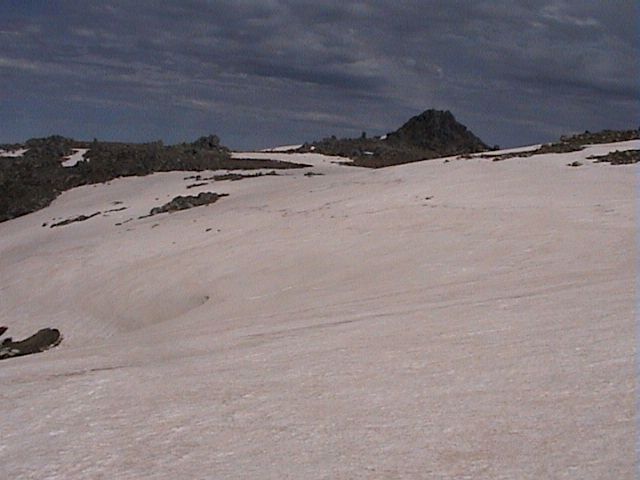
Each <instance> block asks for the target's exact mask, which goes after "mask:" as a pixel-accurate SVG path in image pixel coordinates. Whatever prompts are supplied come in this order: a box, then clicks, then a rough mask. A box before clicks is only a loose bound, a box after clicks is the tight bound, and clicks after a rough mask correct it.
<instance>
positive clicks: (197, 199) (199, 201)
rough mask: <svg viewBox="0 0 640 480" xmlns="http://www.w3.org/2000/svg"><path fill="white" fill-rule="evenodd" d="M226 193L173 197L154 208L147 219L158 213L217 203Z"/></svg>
mask: <svg viewBox="0 0 640 480" xmlns="http://www.w3.org/2000/svg"><path fill="white" fill-rule="evenodd" d="M226 196H228V194H226V193H214V192H202V193H200V194H199V195H187V196H178V197H175V198H174V199H173V200H171V201H170V202H167V203H165V204H164V205H162V206H160V207H154V208H152V209H151V211H150V212H149V215H148V216H149V217H151V216H153V215H158V214H160V213H167V212H177V211H179V210H188V209H189V208H193V207H199V206H201V205H209V204H210V203H214V202H216V201H218V199H219V198H222V197H226Z"/></svg>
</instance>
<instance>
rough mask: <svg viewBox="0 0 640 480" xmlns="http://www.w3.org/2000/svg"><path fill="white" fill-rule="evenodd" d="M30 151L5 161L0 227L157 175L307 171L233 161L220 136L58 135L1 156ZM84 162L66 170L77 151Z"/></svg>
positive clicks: (0, 161)
mask: <svg viewBox="0 0 640 480" xmlns="http://www.w3.org/2000/svg"><path fill="white" fill-rule="evenodd" d="M18 149H27V150H26V152H25V153H24V154H23V155H21V156H11V157H1V156H0V222H2V221H6V220H10V219H12V218H15V217H18V216H21V215H25V214H27V213H30V212H33V211H36V210H39V209H41V208H44V207H46V206H47V205H49V204H50V203H51V202H52V201H53V200H54V199H55V198H56V197H57V196H58V195H59V194H60V193H62V192H63V191H65V190H69V189H71V188H74V187H78V186H81V185H89V184H94V183H102V182H107V181H110V180H113V179H115V178H118V177H126V176H134V175H135V176H142V175H149V174H151V173H155V172H168V171H182V170H184V171H203V170H221V169H222V170H227V169H228V170H234V169H242V170H255V169H263V168H273V169H283V168H301V167H304V165H300V164H294V163H290V162H281V161H273V160H255V159H234V158H231V155H230V151H229V149H228V148H226V147H224V146H222V145H221V144H220V140H219V139H218V137H217V136H215V135H210V136H207V137H201V138H199V139H198V140H196V141H195V142H193V143H181V144H177V145H169V146H165V145H163V143H162V142H161V141H158V142H152V143H141V144H135V143H117V142H99V141H97V140H94V141H90V142H87V141H78V140H74V139H71V138H65V137H61V136H59V135H53V136H50V137H46V138H36V139H31V140H28V141H26V142H25V143H24V144H11V145H0V150H4V151H15V150H18ZM80 149H83V150H86V153H85V154H84V157H83V159H82V160H81V161H79V162H77V163H76V164H75V165H73V166H70V167H65V166H63V164H62V162H63V160H64V159H65V158H67V157H69V156H70V155H72V154H73V153H74V152H75V151H76V150H80Z"/></svg>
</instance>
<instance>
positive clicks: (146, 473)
mask: <svg viewBox="0 0 640 480" xmlns="http://www.w3.org/2000/svg"><path fill="white" fill-rule="evenodd" d="M628 148H640V142H637V141H636V142H625V143H624V144H612V145H602V146H594V147H590V148H587V149H585V150H584V151H581V152H574V153H570V154H562V155H558V154H551V155H540V156H534V157H530V158H513V159H509V160H505V161H502V162H492V161H491V160H487V159H480V158H472V159H457V158H451V159H450V161H448V162H446V163H445V162H444V161H443V160H432V161H428V162H420V163H413V164H407V165H402V166H397V167H392V168H386V169H380V170H365V169H360V168H355V167H348V166H341V165H338V164H337V163H335V162H337V161H339V160H340V159H336V158H329V157H322V156H320V155H315V154H296V155H292V154H278V153H250V154H239V156H243V157H247V156H252V157H256V158H283V159H285V160H288V161H298V162H301V163H307V164H310V165H313V166H312V167H310V168H307V169H303V170H286V171H282V172H278V173H279V174H280V175H279V176H266V177H259V178H250V179H244V180H241V181H237V182H228V181H227V182H211V183H210V184H209V185H205V186H200V187H196V188H191V189H187V188H186V187H187V185H189V184H191V183H193V180H185V177H187V176H189V175H192V174H191V173H187V172H171V173H160V174H156V175H153V176H150V177H142V178H140V177H133V178H123V179H117V180H114V181H111V182H109V183H107V184H103V185H94V186H86V187H81V188H77V189H74V190H71V191H69V192H66V193H64V194H63V195H61V196H60V197H59V198H58V199H57V200H55V201H54V202H53V204H52V205H51V206H50V207H48V208H46V209H43V210H41V211H39V212H35V213H33V214H30V215H27V216H24V217H20V218H17V219H14V220H11V221H9V222H5V223H2V224H0V324H6V325H8V326H9V327H10V330H9V334H12V335H14V336H15V337H22V336H26V335H29V334H31V333H33V332H34V331H35V330H37V329H38V328H41V327H45V326H53V327H58V328H60V330H61V331H62V332H63V333H64V334H65V341H64V342H63V343H62V345H61V346H60V347H58V348H57V349H55V350H51V351H49V352H46V353H43V354H40V355H34V356H30V357H23V358H18V359H12V360H7V361H3V362H1V363H0V384H1V385H2V386H3V388H2V390H1V393H0V398H1V400H2V405H3V421H2V435H1V436H0V464H1V465H2V471H3V474H4V475H5V476H6V478H20V479H45V478H46V479H81V478H82V479H84V478H118V479H165V478H167V479H169V478H171V479H173V478H194V479H196V478H202V479H205V478H216V479H226V478H229V479H238V478H262V479H285V478H291V479H303V478H304V479H324V478H327V479H329V478H330V479H356V478H366V479H388V478H412V479H431V478H433V479H461V478H473V479H497V478H500V479H540V478H571V479H581V480H582V479H602V478H616V479H631V478H634V476H635V475H634V474H635V471H634V468H635V467H634V465H635V450H634V442H635V425H634V415H635V394H634V392H635V374H634V354H635V348H636V347H635V326H634V323H635V320H634V285H635V277H636V274H637V272H636V253H635V252H636V250H635V243H634V239H635V229H636V218H635V212H634V199H635V173H636V170H637V167H636V166H610V165H608V164H595V163H593V162H592V161H590V160H586V157H587V156H589V155H593V154H602V153H605V152H607V151H610V150H614V149H628ZM574 160H579V161H581V162H582V163H584V165H583V166H582V167H578V168H573V167H568V166H567V164H568V163H571V162H573V161H574ZM310 171H312V172H314V173H318V174H322V175H314V176H305V175H304V174H305V173H308V172H310ZM206 173H207V172H199V174H201V175H203V176H204V175H206ZM200 191H214V192H217V193H228V194H229V196H228V197H224V198H222V199H220V200H219V201H218V202H217V203H215V204H213V205H209V206H206V207H199V208H194V209H191V210H187V211H183V212H179V213H172V214H162V215H158V216H153V217H150V218H144V219H139V218H138V217H139V216H141V215H144V214H146V213H148V211H149V210H150V209H151V208H152V207H154V206H158V205H161V204H163V203H165V202H166V201H168V200H169V199H171V198H173V196H175V195H185V194H192V195H193V194H197V193H199V192H200ZM122 208H125V209H124V210H120V209H122ZM109 210H112V211H109ZM97 211H100V212H103V213H102V214H101V215H98V216H95V217H93V218H91V219H89V220H87V221H85V222H77V223H72V224H70V225H67V226H63V227H56V228H50V226H49V225H51V224H52V223H55V222H57V221H59V220H61V219H65V218H69V217H72V216H76V215H79V214H86V215H89V214H92V213H95V212H97ZM45 223H46V224H47V226H42V225H43V224H45ZM116 224H118V225H116ZM9 386H10V387H9Z"/></svg>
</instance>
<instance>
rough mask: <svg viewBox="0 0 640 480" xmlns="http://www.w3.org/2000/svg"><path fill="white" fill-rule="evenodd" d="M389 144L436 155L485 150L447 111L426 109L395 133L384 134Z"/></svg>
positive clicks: (486, 148) (482, 143) (486, 147)
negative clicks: (408, 146) (406, 146)
mask: <svg viewBox="0 0 640 480" xmlns="http://www.w3.org/2000/svg"><path fill="white" fill-rule="evenodd" d="M386 141H387V142H388V143H391V144H398V145H410V146H412V147H416V148H419V149H423V150H425V151H430V152H433V153H435V154H438V155H439V156H447V155H456V154H459V153H476V152H484V151H486V150H489V147H488V146H487V145H486V144H485V143H484V142H483V141H482V140H480V139H479V138H478V137H476V136H475V135H474V134H473V133H472V132H470V131H469V130H468V129H467V127H465V126H464V125H462V124H461V123H459V122H458V121H456V119H455V117H454V116H453V114H452V113H451V112H449V111H440V110H427V111H425V112H423V113H421V114H420V115H417V116H415V117H413V118H411V119H410V120H409V121H408V122H407V123H405V124H404V125H403V126H402V127H400V128H399V129H398V130H396V131H395V132H392V133H389V134H387V138H386Z"/></svg>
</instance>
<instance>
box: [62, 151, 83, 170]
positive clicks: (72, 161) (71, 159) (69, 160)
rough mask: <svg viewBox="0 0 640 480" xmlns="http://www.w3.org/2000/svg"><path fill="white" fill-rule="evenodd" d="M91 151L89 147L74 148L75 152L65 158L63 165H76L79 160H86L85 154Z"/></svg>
mask: <svg viewBox="0 0 640 480" xmlns="http://www.w3.org/2000/svg"><path fill="white" fill-rule="evenodd" d="M88 151H89V149H88V148H74V149H73V153H72V154H71V155H69V156H68V157H64V158H63V162H62V166H63V167H75V166H76V165H77V163H78V162H83V161H84V160H85V158H84V155H85V154H86V153H87V152H88Z"/></svg>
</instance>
